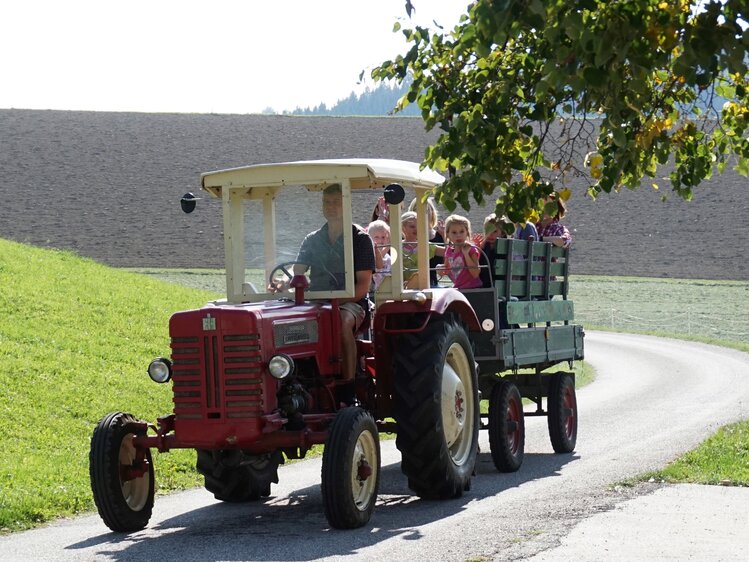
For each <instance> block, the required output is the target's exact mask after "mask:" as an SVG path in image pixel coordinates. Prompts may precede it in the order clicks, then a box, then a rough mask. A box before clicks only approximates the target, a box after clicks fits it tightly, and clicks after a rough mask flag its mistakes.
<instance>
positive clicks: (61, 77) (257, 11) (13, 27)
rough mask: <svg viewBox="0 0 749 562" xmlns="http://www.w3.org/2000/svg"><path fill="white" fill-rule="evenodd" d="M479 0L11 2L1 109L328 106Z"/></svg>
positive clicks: (1, 53) (3, 40) (0, 74)
mask: <svg viewBox="0 0 749 562" xmlns="http://www.w3.org/2000/svg"><path fill="white" fill-rule="evenodd" d="M468 3H469V0H412V4H413V5H414V6H415V8H416V12H415V14H414V18H413V20H411V21H410V22H409V20H407V19H406V11H405V0H317V1H315V0H307V1H303V0H203V1H195V0H128V1H122V0H69V1H65V0H3V2H1V3H0V21H2V22H3V31H2V33H0V108H4V109H7V108H21V109H67V110H93V111H138V112H141V111H142V112H180V113H182V112H187V113H260V112H263V111H265V110H267V109H269V108H272V109H273V110H275V111H276V112H282V111H284V110H293V109H295V108H297V107H302V108H304V107H313V106H316V105H318V104H320V103H321V102H324V103H325V104H326V105H327V106H328V107H330V106H332V105H334V104H335V103H336V102H337V101H338V100H339V99H343V98H346V97H348V96H349V94H350V93H351V92H352V91H354V92H356V93H357V94H358V93H361V92H362V91H363V89H364V87H365V86H367V85H368V86H369V87H374V86H375V84H373V83H372V82H371V80H370V81H369V82H368V83H365V84H357V83H358V81H359V74H360V73H361V71H362V70H367V73H366V74H365V75H366V76H368V74H369V73H368V70H370V69H371V68H372V67H374V66H377V65H379V64H380V63H382V62H383V61H385V60H388V59H392V58H394V57H395V56H397V55H399V54H405V52H406V51H407V49H408V46H407V44H406V41H405V39H404V38H403V34H402V33H400V32H398V33H393V25H394V24H395V22H396V21H397V20H398V19H400V20H401V21H402V23H403V25H404V27H413V25H415V24H418V25H422V26H429V27H433V23H432V21H433V20H436V21H437V22H438V23H440V24H441V25H443V26H444V27H445V28H446V29H452V27H453V26H454V25H455V24H456V23H457V22H458V19H459V17H460V15H461V14H462V13H464V12H465V10H466V6H467V5H468Z"/></svg>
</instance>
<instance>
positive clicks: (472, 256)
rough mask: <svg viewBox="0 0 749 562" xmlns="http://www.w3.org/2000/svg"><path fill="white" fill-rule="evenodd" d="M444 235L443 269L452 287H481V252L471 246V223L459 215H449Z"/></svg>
mask: <svg viewBox="0 0 749 562" xmlns="http://www.w3.org/2000/svg"><path fill="white" fill-rule="evenodd" d="M445 235H446V237H447V242H448V243H449V246H448V247H447V248H445V265H444V269H445V272H446V273H447V275H449V276H450V279H452V282H453V286H454V287H455V288H456V289H475V288H477V287H481V286H482V283H481V277H479V274H480V272H481V270H480V269H479V257H480V255H481V252H479V249H478V248H477V247H476V246H474V245H473V244H471V221H469V220H468V219H467V218H465V217H462V216H460V215H450V216H449V217H447V218H446V219H445Z"/></svg>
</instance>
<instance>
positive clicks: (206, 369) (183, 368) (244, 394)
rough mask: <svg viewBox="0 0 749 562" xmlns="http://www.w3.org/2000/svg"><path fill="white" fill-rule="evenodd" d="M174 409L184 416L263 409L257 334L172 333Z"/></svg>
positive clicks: (244, 414) (251, 413)
mask: <svg viewBox="0 0 749 562" xmlns="http://www.w3.org/2000/svg"><path fill="white" fill-rule="evenodd" d="M172 363H173V384H174V386H173V389H174V413H175V414H176V416H177V418H179V419H223V418H255V417H259V416H261V415H262V414H263V377H262V365H261V360H260V337H259V336H258V335H257V334H242V335H225V334H220V333H218V334H211V335H207V336H202V337H198V336H190V337H173V338H172Z"/></svg>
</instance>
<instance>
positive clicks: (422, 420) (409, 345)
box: [392, 315, 480, 499]
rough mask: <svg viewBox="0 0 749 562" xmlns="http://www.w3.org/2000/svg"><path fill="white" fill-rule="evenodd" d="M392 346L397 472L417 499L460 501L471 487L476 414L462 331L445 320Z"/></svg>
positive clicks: (471, 362) (471, 363)
mask: <svg viewBox="0 0 749 562" xmlns="http://www.w3.org/2000/svg"><path fill="white" fill-rule="evenodd" d="M392 344H393V353H394V378H395V420H396V422H397V424H398V436H397V439H396V446H397V447H398V449H399V450H400V451H401V454H402V462H401V470H402V471H403V473H404V474H405V475H406V476H407V477H408V485H409V487H410V488H411V489H412V490H413V491H414V492H415V493H416V494H417V495H418V496H420V497H422V498H434V499H446V498H452V497H459V496H461V495H462V494H463V491H465V490H468V489H469V488H470V484H471V477H472V475H473V470H474V467H475V464H476V454H477V451H478V430H479V415H480V414H479V409H478V404H479V400H478V387H477V384H476V364H475V362H474V359H473V350H472V348H471V343H470V340H469V339H468V335H467V333H466V330H465V328H464V327H463V325H462V324H461V323H460V321H459V320H458V319H456V318H454V317H453V316H451V315H448V316H445V317H441V318H438V319H436V320H433V321H431V322H430V323H429V324H428V325H427V327H426V328H425V329H424V330H423V331H422V332H417V333H412V334H410V333H407V334H403V335H401V336H399V337H398V338H397V339H395V340H394V341H393V342H392Z"/></svg>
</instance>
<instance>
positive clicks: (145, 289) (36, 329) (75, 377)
mask: <svg viewBox="0 0 749 562" xmlns="http://www.w3.org/2000/svg"><path fill="white" fill-rule="evenodd" d="M0 283H2V286H3V288H4V289H3V292H2V296H0V299H2V305H3V308H2V310H3V311H4V314H3V315H2V316H0V360H1V361H0V386H1V387H2V389H3V391H2V393H0V420H2V421H1V422H0V440H1V442H2V443H3V449H2V450H3V453H4V454H3V455H0V492H1V493H0V532H8V531H14V530H20V529H25V528H29V527H32V526H34V525H36V524H38V523H41V522H44V521H47V520H49V519H52V518H55V517H59V516H65V515H72V514H75V513H80V512H85V511H90V510H92V509H93V508H94V506H93V500H92V498H91V491H90V487H89V477H88V448H89V440H90V436H91V432H92V430H93V428H94V426H95V425H96V423H97V422H98V420H99V419H100V418H101V417H102V416H103V415H104V414H106V413H107V412H110V411H116V410H122V411H129V412H132V413H135V414H137V415H138V416H139V417H142V418H144V419H147V420H154V419H155V418H156V417H157V416H159V415H163V414H165V413H168V412H170V411H171V409H172V402H171V389H170V385H156V384H155V383H153V382H152V381H151V380H150V379H149V378H148V376H147V374H146V371H145V370H146V366H147V364H148V362H149V361H150V359H152V358H153V357H156V356H159V355H166V354H168V353H169V345H168V333H167V325H168V319H169V317H170V315H171V314H172V313H173V312H175V311H177V310H184V309H191V308H196V307H199V306H201V305H203V304H204V303H205V302H206V301H208V300H210V299H212V298H215V297H216V293H221V294H222V293H223V292H224V281H223V274H222V273H221V272H217V271H208V272H206V271H198V270H194V271H186V272H173V271H164V270H160V271H155V270H138V271H124V270H116V269H112V268H108V267H105V266H103V265H100V264H98V263H95V262H93V261H91V260H87V259H82V258H79V257H77V256H75V255H74V254H72V253H69V252H62V251H54V250H44V249H39V248H34V247H31V246H27V245H23V244H18V243H14V242H9V241H5V240H0ZM625 284H626V285H625ZM744 285H745V284H739V283H735V284H733V283H713V282H683V283H682V282H670V281H659V280H649V279H643V280H637V279H622V280H617V279H616V278H593V277H590V278H582V277H581V278H579V279H578V278H575V283H574V285H573V287H572V291H573V298H574V300H575V304H576V306H577V308H578V317H579V318H580V320H581V322H582V323H583V324H584V325H586V327H587V328H593V327H598V328H606V327H607V326H606V324H605V322H604V321H600V322H593V321H592V319H593V316H592V314H593V313H594V312H595V310H596V309H595V307H594V306H593V304H594V303H596V302H598V301H603V302H602V303H599V305H600V306H599V307H598V308H599V309H602V310H606V309H607V308H608V307H611V308H613V309H615V310H619V309H624V308H625V306H626V305H627V301H624V300H617V298H618V297H617V296H618V295H622V294H627V295H628V298H629V299H630V302H634V301H639V300H640V298H641V299H642V300H643V301H648V302H647V307H650V308H649V310H652V311H654V313H655V314H656V315H657V314H658V311H659V310H660V312H661V313H664V311H669V312H670V311H678V310H679V309H680V308H683V307H682V306H681V305H680V304H677V303H674V302H671V301H673V300H678V299H681V300H680V301H679V302H693V303H695V305H696V304H699V303H702V305H703V306H702V307H703V308H704V309H707V310H711V311H713V312H714V314H715V316H716V317H715V319H714V320H711V322H710V326H711V328H710V330H711V331H710V333H709V334H708V335H706V336H704V339H705V340H706V341H713V342H718V343H723V344H724V345H729V344H730V345H733V346H736V347H739V348H742V349H746V350H749V338H748V337H747V333H746V330H745V328H743V327H742V325H741V324H732V323H733V322H735V319H736V318H739V317H743V318H747V317H749V314H748V313H747V312H748V311H747V304H746V303H747V302H748V301H749V299H747V298H746V297H747V296H748V295H747V293H746V291H747V289H746V287H745V286H744ZM634 294H638V295H640V296H638V297H637V298H635V297H633V296H632V295H634ZM655 295H660V296H659V297H658V299H662V301H663V302H662V303H661V304H655V303H656V302H657V301H658V299H656V298H655ZM686 295H689V297H688V298H687V297H686ZM619 298H620V297H619ZM643 307H645V305H643ZM659 307H660V308H659ZM698 308H699V307H697V306H695V310H696V309H698ZM643 310H645V308H643ZM596 313H598V312H596ZM586 314H588V315H591V316H590V319H591V323H590V325H588V320H586ZM638 314H644V312H638ZM703 326H707V324H703ZM721 326H731V327H730V330H724V331H723V332H714V331H713V327H715V330H719V329H720V327H721ZM614 327H615V328H616V329H627V330H628V331H648V332H651V333H661V334H664V335H672V336H673V335H684V336H690V337H701V338H702V337H703V336H702V335H699V334H681V333H676V332H673V331H668V330H666V329H662V328H659V329H657V330H654V329H653V326H652V325H650V324H645V323H643V324H641V325H640V326H634V327H626V328H625V327H621V326H614ZM742 330H743V331H742ZM704 332H705V333H707V329H705V330H704ZM590 376H591V374H590V372H589V369H588V370H586V369H583V370H582V371H578V381H579V382H583V381H584V380H585V378H586V377H590ZM705 446H706V447H710V448H709V449H708V450H709V453H704V454H700V453H695V454H696V455H697V456H698V457H699V456H701V457H702V459H703V460H704V461H708V462H712V463H713V464H716V465H717V464H719V465H721V467H722V468H721V471H720V476H719V477H717V476H709V477H707V476H702V474H718V472H716V471H715V470H713V469H711V468H709V467H708V468H707V469H700V470H699V471H698V470H696V469H693V467H694V466H696V464H697V463H695V462H693V461H692V460H691V457H689V456H687V457H685V459H686V460H684V463H686V464H685V465H684V467H685V468H684V471H683V472H680V473H678V474H679V475H678V478H679V479H682V480H690V479H692V478H695V479H696V480H695V481H709V482H713V481H716V478H717V481H729V482H732V483H735V484H743V485H749V475H747V470H746V466H747V461H746V458H747V455H749V453H747V448H749V422H744V423H742V424H738V425H736V426H731V427H729V428H725V429H724V430H723V433H719V434H718V435H716V436H715V437H714V438H713V440H711V441H709V442H708V443H706V444H705ZM742 455H743V456H742ZM734 459H738V460H736V461H735V460H734ZM154 462H155V464H156V466H157V472H158V477H157V486H158V488H159V491H160V493H164V492H168V491H171V490H174V489H180V488H185V487H191V486H197V485H201V484H202V478H201V477H199V476H198V474H197V472H196V471H195V470H194V463H195V454H194V452H192V451H173V452H170V453H168V454H164V455H159V454H156V456H155V458H154ZM740 463H743V464H740ZM679 470H682V469H681V468H680V469H679ZM685 474H686V475H685ZM690 481H691V480H690Z"/></svg>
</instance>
